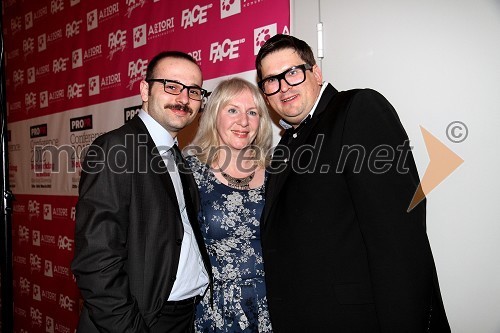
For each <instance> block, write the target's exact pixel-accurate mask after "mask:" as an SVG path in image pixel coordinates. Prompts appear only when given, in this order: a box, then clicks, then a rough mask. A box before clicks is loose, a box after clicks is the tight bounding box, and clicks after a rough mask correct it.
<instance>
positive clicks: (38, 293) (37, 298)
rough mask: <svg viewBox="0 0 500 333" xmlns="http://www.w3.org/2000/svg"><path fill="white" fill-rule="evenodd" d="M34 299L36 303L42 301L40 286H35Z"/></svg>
mask: <svg viewBox="0 0 500 333" xmlns="http://www.w3.org/2000/svg"><path fill="white" fill-rule="evenodd" d="M33 299H34V300H35V301H41V300H42V292H41V289H40V286H39V285H38V284H34V285H33Z"/></svg>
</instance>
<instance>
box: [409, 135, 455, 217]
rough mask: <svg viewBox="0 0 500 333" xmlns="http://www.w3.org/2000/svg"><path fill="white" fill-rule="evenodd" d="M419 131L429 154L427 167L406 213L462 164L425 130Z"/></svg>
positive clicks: (448, 149) (449, 150)
mask: <svg viewBox="0 0 500 333" xmlns="http://www.w3.org/2000/svg"><path fill="white" fill-rule="evenodd" d="M420 131H421V132H422V136H423V137H424V141H425V147H426V148H427V153H428V154H429V165H428V166H427V169H426V170H425V173H424V176H423V177H422V180H421V181H420V184H419V185H418V188H417V190H416V191H415V194H414V195H413V199H412V200H411V203H410V206H409V207H408V212H410V211H411V210H412V209H413V208H415V206H416V205H418V204H419V203H420V202H421V201H422V200H424V198H425V196H426V195H428V194H429V193H430V192H431V191H432V190H433V189H434V188H435V187H436V186H438V185H439V184H440V183H441V182H442V181H443V180H445V179H446V178H447V177H448V176H449V175H451V173H452V172H453V171H455V169H456V168H458V166H459V165H460V164H462V163H463V162H464V160H463V159H462V158H460V156H458V155H457V154H455V153H454V152H453V151H451V149H450V148H448V147H447V146H445V144H444V143H442V142H441V141H439V139H437V138H436V137H435V136H434V135H432V134H431V133H430V132H429V131H427V130H426V129H425V128H423V127H422V126H420Z"/></svg>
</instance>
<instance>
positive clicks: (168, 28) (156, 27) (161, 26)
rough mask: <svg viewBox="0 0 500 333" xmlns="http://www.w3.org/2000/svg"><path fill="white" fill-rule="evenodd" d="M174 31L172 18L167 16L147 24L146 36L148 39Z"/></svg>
mask: <svg viewBox="0 0 500 333" xmlns="http://www.w3.org/2000/svg"><path fill="white" fill-rule="evenodd" d="M173 31H174V18H173V17H171V18H167V19H164V20H161V21H158V22H155V23H154V24H150V25H149V29H148V37H149V38H150V39H152V38H157V37H160V36H164V35H166V34H168V33H172V32H173Z"/></svg>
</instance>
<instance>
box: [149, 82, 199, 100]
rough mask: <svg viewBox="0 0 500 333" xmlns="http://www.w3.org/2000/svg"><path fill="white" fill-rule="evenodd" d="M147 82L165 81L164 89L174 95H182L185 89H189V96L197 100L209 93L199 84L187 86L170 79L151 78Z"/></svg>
mask: <svg viewBox="0 0 500 333" xmlns="http://www.w3.org/2000/svg"><path fill="white" fill-rule="evenodd" d="M146 82H147V83H150V82H160V83H163V90H165V92H166V93H169V94H172V95H180V94H181V93H182V91H183V90H184V89H187V92H188V97H189V98H191V99H192V100H195V101H201V100H203V97H204V96H205V95H207V91H206V90H205V89H203V88H200V87H198V86H186V85H185V84H183V83H180V82H178V81H174V80H168V79H149V80H146Z"/></svg>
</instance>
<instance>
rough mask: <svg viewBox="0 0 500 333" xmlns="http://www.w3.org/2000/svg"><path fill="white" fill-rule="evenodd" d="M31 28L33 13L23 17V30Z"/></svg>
mask: <svg viewBox="0 0 500 333" xmlns="http://www.w3.org/2000/svg"><path fill="white" fill-rule="evenodd" d="M31 28H33V12H28V13H26V14H25V15H24V30H28V29H31Z"/></svg>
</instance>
